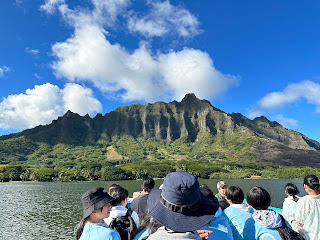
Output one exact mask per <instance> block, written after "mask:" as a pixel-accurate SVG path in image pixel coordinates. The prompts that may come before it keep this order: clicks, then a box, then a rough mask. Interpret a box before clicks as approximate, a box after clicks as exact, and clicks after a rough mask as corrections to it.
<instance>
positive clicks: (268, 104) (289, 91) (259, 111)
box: [249, 80, 320, 118]
mask: <svg viewBox="0 0 320 240" xmlns="http://www.w3.org/2000/svg"><path fill="white" fill-rule="evenodd" d="M300 99H306V100H307V103H309V104H313V105H315V106H316V111H317V112H320V84H319V83H315V82H312V81H309V80H306V81H302V82H299V83H293V84H289V85H288V86H287V87H286V88H285V89H284V90H283V91H281V92H272V93H269V94H267V95H266V96H265V97H263V98H262V99H261V100H259V101H258V102H257V103H256V104H255V106H254V107H253V108H252V109H250V110H249V116H250V117H252V118H253V117H257V116H261V115H263V114H264V113H268V112H275V111H278V110H280V109H283V108H284V107H286V106H288V105H289V104H291V103H294V102H297V101H298V100H300Z"/></svg>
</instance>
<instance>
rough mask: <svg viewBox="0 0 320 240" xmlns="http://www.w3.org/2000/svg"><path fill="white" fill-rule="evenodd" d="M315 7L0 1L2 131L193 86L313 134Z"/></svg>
mask: <svg viewBox="0 0 320 240" xmlns="http://www.w3.org/2000/svg"><path fill="white" fill-rule="evenodd" d="M319 10H320V2H318V1H308V2H301V1H271V0H270V1H254V0H252V1H236V0H229V1H217V0H199V1H194V0H185V1H174V0H171V1H169V0H167V1H163V0H159V1H157V0H154V1H151V0H131V1H130V0H78V1H76V0H16V1H13V0H2V1H1V3H0V30H1V37H0V86H1V87H0V95H1V97H2V98H1V99H0V101H1V102H0V135H3V134H9V133H12V132H17V131H21V130H23V129H26V128H32V127H35V126H37V125H40V124H48V123H51V121H52V120H53V119H56V118H57V117H58V116H62V115H63V114H64V113H65V112H66V111H67V110H71V111H73V112H77V113H79V114H80V115H85V114H86V113H89V115H90V116H91V117H94V116H95V115H96V113H102V114H105V113H107V112H110V111H112V110H114V109H115V108H116V107H118V106H123V105H129V104H132V103H141V104H145V103H147V102H155V101H165V102H169V101H172V100H178V101H180V100H181V99H182V98H183V96H184V95H185V94H186V93H190V92H193V93H195V94H196V96H197V97H199V98H200V99H207V100H209V101H210V102H211V103H212V105H214V106H215V107H217V108H220V109H222V110H223V111H225V112H227V113H232V112H240V113H242V114H243V115H245V116H247V117H249V118H250V119H253V118H254V117H257V116H261V115H264V116H266V117H267V118H268V119H270V120H272V121H278V122H279V123H281V124H282V125H283V126H285V127H287V128H291V129H294V130H296V131H299V132H301V133H303V134H305V135H306V136H307V137H309V138H312V139H315V140H317V141H320V128H319V127H318V124H319V122H320V68H319V65H320V28H319V26H320V14H319Z"/></svg>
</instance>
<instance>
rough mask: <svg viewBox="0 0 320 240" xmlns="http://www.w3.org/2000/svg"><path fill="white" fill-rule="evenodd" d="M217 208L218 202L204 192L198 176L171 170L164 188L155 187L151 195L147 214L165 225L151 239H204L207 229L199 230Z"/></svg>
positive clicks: (164, 182)
mask: <svg viewBox="0 0 320 240" xmlns="http://www.w3.org/2000/svg"><path fill="white" fill-rule="evenodd" d="M217 210H218V205H217V204H214V203H212V202H210V200H209V199H208V198H206V197H205V196H204V195H203V194H202V193H201V191H200V187H199V183H198V180H197V179H196V177H195V176H193V175H192V174H190V173H188V172H172V173H169V174H168V175H167V176H166V177H165V179H164V181H163V186H162V189H155V190H153V191H152V192H151V193H150V194H149V197H148V214H149V215H150V216H151V217H152V218H153V219H154V220H155V221H157V222H158V223H160V224H161V225H162V226H161V227H160V228H159V229H158V230H157V231H156V232H155V233H153V234H151V235H150V236H149V237H148V240H155V239H157V240H159V239H160V240H161V239H163V240H164V239H201V237H203V236H201V237H200V235H201V234H202V233H204V234H205V235H207V233H208V231H207V230H200V231H199V232H197V229H199V228H201V227H203V226H204V225H206V224H207V223H208V222H210V220H211V219H212V218H213V217H214V214H215V213H216V211H217ZM199 233H200V235H199ZM210 233H212V231H210ZM206 239H208V237H206Z"/></svg>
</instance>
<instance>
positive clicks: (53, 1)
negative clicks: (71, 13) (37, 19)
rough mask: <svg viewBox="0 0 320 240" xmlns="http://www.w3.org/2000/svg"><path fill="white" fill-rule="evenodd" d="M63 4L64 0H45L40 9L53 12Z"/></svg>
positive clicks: (49, 12)
mask: <svg viewBox="0 0 320 240" xmlns="http://www.w3.org/2000/svg"><path fill="white" fill-rule="evenodd" d="M64 4H65V0H45V3H44V4H42V5H41V6H40V9H41V10H43V11H45V12H46V13H48V14H54V13H55V12H56V10H57V9H58V8H59V7H61V6H63V5H64Z"/></svg>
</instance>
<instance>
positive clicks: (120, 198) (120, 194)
mask: <svg viewBox="0 0 320 240" xmlns="http://www.w3.org/2000/svg"><path fill="white" fill-rule="evenodd" d="M110 196H111V197H113V198H114V199H115V200H114V201H113V206H118V205H122V206H124V207H125V206H126V205H127V202H128V196H129V192H128V190H127V189H125V188H123V187H121V186H120V185H118V186H117V187H113V188H112V189H111V190H110Z"/></svg>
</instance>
